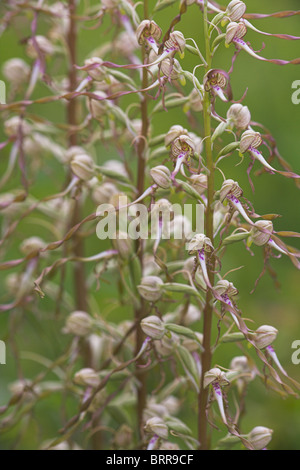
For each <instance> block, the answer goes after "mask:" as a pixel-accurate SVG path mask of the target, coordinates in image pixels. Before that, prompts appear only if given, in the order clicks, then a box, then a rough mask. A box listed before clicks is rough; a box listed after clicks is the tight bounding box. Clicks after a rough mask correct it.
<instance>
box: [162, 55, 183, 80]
mask: <svg viewBox="0 0 300 470" xmlns="http://www.w3.org/2000/svg"><path fill="white" fill-rule="evenodd" d="M160 70H161V71H162V73H163V75H165V76H166V77H167V78H169V79H171V80H178V79H181V78H182V77H183V75H182V67H181V65H180V63H179V62H178V60H176V59H173V60H171V59H169V58H167V59H165V60H163V61H162V63H161V67H160Z"/></svg>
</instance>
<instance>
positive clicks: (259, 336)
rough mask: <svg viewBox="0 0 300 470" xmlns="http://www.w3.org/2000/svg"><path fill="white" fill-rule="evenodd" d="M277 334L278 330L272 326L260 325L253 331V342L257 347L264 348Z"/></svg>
mask: <svg viewBox="0 0 300 470" xmlns="http://www.w3.org/2000/svg"><path fill="white" fill-rule="evenodd" d="M277 334H278V330H276V328H274V327H273V326H269V325H263V326H260V327H259V328H258V329H257V330H256V331H255V333H253V338H254V342H255V344H256V346H257V347H258V348H259V349H264V348H266V347H267V346H270V344H272V343H273V342H274V341H275V339H276V338H277Z"/></svg>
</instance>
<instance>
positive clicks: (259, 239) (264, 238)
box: [251, 220, 273, 246]
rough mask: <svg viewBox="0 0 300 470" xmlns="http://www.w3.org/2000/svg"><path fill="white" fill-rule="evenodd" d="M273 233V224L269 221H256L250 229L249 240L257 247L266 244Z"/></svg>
mask: <svg viewBox="0 0 300 470" xmlns="http://www.w3.org/2000/svg"><path fill="white" fill-rule="evenodd" d="M272 233H273V224H272V222H271V221H270V220H258V221H257V222H255V224H254V226H253V227H252V229H251V240H252V241H253V243H254V244H255V245H257V246H263V245H266V243H268V241H269V240H270V238H271V236H272Z"/></svg>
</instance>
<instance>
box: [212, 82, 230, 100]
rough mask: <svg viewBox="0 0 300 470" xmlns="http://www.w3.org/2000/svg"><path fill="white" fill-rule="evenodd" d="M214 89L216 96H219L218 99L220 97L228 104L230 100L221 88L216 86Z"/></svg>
mask: <svg viewBox="0 0 300 470" xmlns="http://www.w3.org/2000/svg"><path fill="white" fill-rule="evenodd" d="M212 89H213V90H214V92H215V94H216V95H218V97H219V98H220V99H221V100H222V101H224V102H226V103H227V102H228V99H227V98H226V96H225V94H224V92H223V90H222V88H221V87H219V86H214V87H212Z"/></svg>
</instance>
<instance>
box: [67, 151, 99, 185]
mask: <svg viewBox="0 0 300 470" xmlns="http://www.w3.org/2000/svg"><path fill="white" fill-rule="evenodd" d="M71 169H72V171H73V173H74V175H76V176H77V177H78V178H80V179H81V180H82V181H89V180H90V179H92V178H93V176H94V162H93V159H92V158H91V157H90V156H89V155H87V154H86V153H79V154H77V155H76V156H75V157H74V158H73V160H72V161H71Z"/></svg>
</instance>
